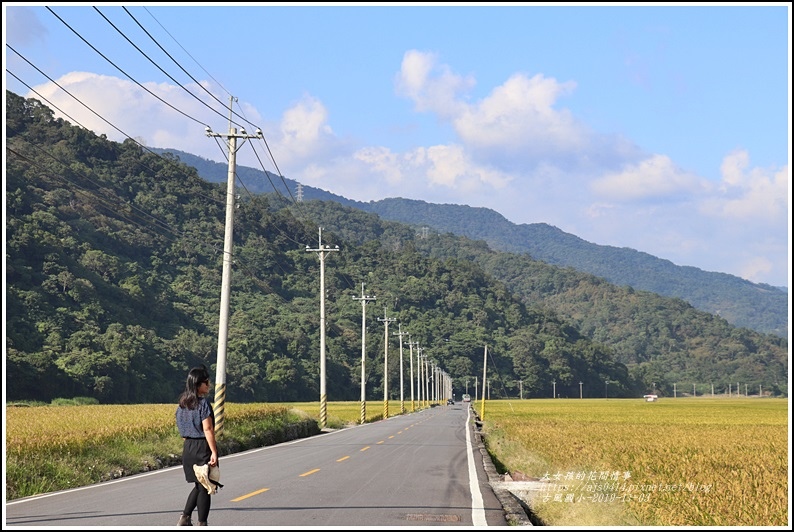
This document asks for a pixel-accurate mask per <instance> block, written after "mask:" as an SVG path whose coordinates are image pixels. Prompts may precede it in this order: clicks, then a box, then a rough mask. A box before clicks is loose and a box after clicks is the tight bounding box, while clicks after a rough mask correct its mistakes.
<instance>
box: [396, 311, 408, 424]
mask: <svg viewBox="0 0 794 532" xmlns="http://www.w3.org/2000/svg"><path fill="white" fill-rule="evenodd" d="M397 330H398V331H399V332H396V333H392V334H393V335H394V336H399V337H400V414H405V394H404V393H403V335H405V334H408V333H405V332H403V331H402V324H401V323H398V324H397Z"/></svg>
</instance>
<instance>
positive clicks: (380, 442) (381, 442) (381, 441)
mask: <svg viewBox="0 0 794 532" xmlns="http://www.w3.org/2000/svg"><path fill="white" fill-rule="evenodd" d="M381 443H383V440H381V441H379V442H378V443H376V444H375V445H380V444H381Z"/></svg>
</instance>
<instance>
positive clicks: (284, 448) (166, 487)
mask: <svg viewBox="0 0 794 532" xmlns="http://www.w3.org/2000/svg"><path fill="white" fill-rule="evenodd" d="M473 429H474V422H473V419H472V414H471V410H470V409H469V407H468V404H466V403H458V404H456V405H450V406H438V407H435V408H430V409H425V410H421V411H419V412H415V413H411V414H405V415H400V416H393V417H390V418H388V419H385V420H382V421H378V422H375V423H368V424H365V425H360V426H355V427H351V428H346V429H342V430H336V431H330V432H324V433H322V434H320V435H318V436H314V437H311V438H304V439H301V440H295V441H291V442H287V443H282V444H279V445H273V446H269V447H262V448H260V449H255V450H251V451H245V452H241V453H237V454H232V455H227V456H223V457H221V458H220V460H219V462H220V469H221V483H222V484H223V485H224V488H223V489H221V490H219V491H218V493H217V494H216V495H213V496H212V508H211V510H210V515H209V520H208V523H209V526H216V527H230V528H241V527H257V528H262V527H274V528H284V527H311V528H315V527H328V526H340V527H366V528H374V527H392V528H393V527H410V526H417V527H429V526H443V527H454V526H475V527H484V526H497V527H500V526H507V525H508V523H507V521H506V518H505V511H504V508H503V507H502V505H501V504H500V502H499V500H498V498H497V497H496V495H495V494H494V492H493V490H492V488H491V486H490V484H489V481H488V476H487V474H486V472H485V468H484V465H483V459H482V455H481V453H480V451H479V449H478V448H477V446H476V445H475V444H474V439H475V436H474V434H473ZM191 488H192V484H188V483H187V482H185V477H184V474H183V472H182V467H181V466H177V467H170V468H167V469H161V470H158V471H153V472H151V473H142V474H139V475H133V476H130V477H125V478H122V479H119V480H115V481H109V482H103V483H100V484H95V485H91V486H86V487H84V488H77V489H72V490H66V491H60V492H55V493H49V494H44V495H38V496H34V497H27V498H24V499H17V500H13V501H8V502H7V503H6V507H5V510H6V511H5V524H6V526H4V528H6V527H42V528H48V529H49V528H58V527H79V528H85V527H125V526H133V527H164V526H174V525H176V522H177V520H178V519H179V516H180V514H181V511H182V507H183V506H184V503H185V499H186V498H187V495H188V493H189V491H190V489H191ZM197 521H198V519H197V518H196V514H195V512H194V514H193V522H194V524H195V523H196V522H197Z"/></svg>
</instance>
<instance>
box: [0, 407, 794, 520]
mask: <svg viewBox="0 0 794 532" xmlns="http://www.w3.org/2000/svg"><path fill="white" fill-rule="evenodd" d="M326 406H327V408H326V415H327V426H328V427H329V428H339V427H342V426H345V425H350V424H357V423H359V422H360V418H361V405H360V403H359V402H328V403H327V405H326ZM471 406H472V408H474V410H475V411H477V413H478V414H479V415H480V417H481V422H482V429H481V430H482V433H483V436H484V439H485V442H486V445H487V447H488V450H489V452H490V453H491V455H492V457H493V459H494V462H495V464H496V465H497V468H498V469H499V470H500V472H504V471H507V472H509V473H510V474H511V475H512V476H513V477H522V476H523V477H530V478H534V479H537V480H539V481H541V484H540V485H542V486H543V487H544V488H543V490H541V491H535V492H533V494H532V497H531V507H532V511H533V513H535V514H536V516H537V517H539V518H540V519H541V520H542V521H543V522H544V523H545V524H547V525H552V526H715V527H722V526H787V525H788V524H789V509H790V508H789V505H790V500H791V499H790V492H789V461H790V445H789V444H790V442H789V410H788V401H787V400H786V399H747V398H740V399H724V398H717V399H710V398H678V399H665V398H663V399H661V400H659V401H658V402H655V403H648V402H645V401H643V400H642V399H614V400H605V399H533V400H523V401H522V400H495V401H490V400H489V401H486V403H485V405H484V407H483V405H482V403H481V402H480V401H474V402H472V403H471ZM400 407H401V405H400V402H399V401H390V403H389V416H390V417H392V416H396V415H399V414H400V410H401V408H400ZM416 408H417V409H419V408H420V405H418V404H417V405H416ZM174 410H175V405H172V404H160V405H84V406H56V407H53V406H39V407H27V408H20V407H11V408H6V412H5V415H6V419H5V427H6V474H7V482H8V484H7V486H6V489H7V496H8V495H9V491H8V490H9V489H11V486H12V485H14V488H15V489H20V490H21V489H22V487H23V484H24V488H25V490H28V491H33V492H36V490H38V492H43V491H49V490H53V489H63V488H64V487H76V486H78V485H81V484H80V482H87V481H88V480H90V481H91V482H95V481H96V480H95V479H94V478H93V477H92V478H91V479H88V478H86V479H73V478H63V479H62V482H61V484H59V485H54V484H52V483H51V481H52V479H53V478H57V477H63V476H65V475H68V474H71V472H72V471H75V470H87V469H89V467H75V465H74V464H75V463H76V462H75V461H76V460H85V461H90V464H91V465H90V467H102V468H104V469H107V468H108V466H107V465H105V464H107V463H117V462H123V458H122V457H121V456H120V455H121V454H128V455H130V456H129V458H130V459H131V460H132V459H133V456H132V455H133V454H134V453H141V452H142V451H141V449H144V450H145V452H146V453H149V455H151V456H152V460H155V456H154V453H156V452H158V451H157V449H159V452H160V453H161V454H160V456H163V454H164V453H178V452H179V448H180V440H179V438H178V434H177V433H176V429H175V427H174ZM295 411H298V412H303V413H304V414H305V416H308V417H310V418H314V419H316V420H317V419H319V417H320V404H319V402H307V403H257V404H236V403H231V404H228V403H227V405H226V423H227V424H228V427H230V428H234V427H243V426H247V425H249V424H251V423H257V422H258V423H260V425H259V426H260V427H261V426H262V425H261V422H262V420H264V419H265V418H267V419H273V420H274V422H275V423H278V422H279V421H277V420H280V419H284V418H285V417H286V413H287V412H295ZM405 411H406V412H411V411H412V406H411V403H410V401H406V402H405ZM383 414H384V405H383V403H382V402H375V401H370V402H368V403H367V409H366V420H367V422H372V421H376V420H378V419H382V418H383ZM120 442H121V443H123V444H122V445H120ZM143 442H146V443H145V444H144V443H143ZM127 445H129V447H127ZM127 449H130V450H129V451H128V450H127ZM67 456H68V457H70V460H69V461H68V462H64V463H59V462H58V461H53V460H52V458H51V457H62V459H63V457H67ZM47 457H50V458H49V459H48V458H47ZM135 459H137V460H139V458H137V457H136V458H135ZM48 460H49V461H48ZM31 468H36V469H37V471H36V472H35V473H36V474H35V475H34V474H33V472H32V471H31ZM33 478H41V479H43V478H47V479H48V483H44V482H43V481H40V483H39V484H34V483H33V482H32V481H31V480H28V479H33ZM12 479H16V480H15V483H12ZM23 479H25V480H23ZM24 494H30V493H29V492H25V493H24ZM11 498H13V497H11Z"/></svg>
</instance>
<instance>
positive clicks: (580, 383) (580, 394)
mask: <svg viewBox="0 0 794 532" xmlns="http://www.w3.org/2000/svg"><path fill="white" fill-rule="evenodd" d="M581 398H582V381H579V399H581Z"/></svg>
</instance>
